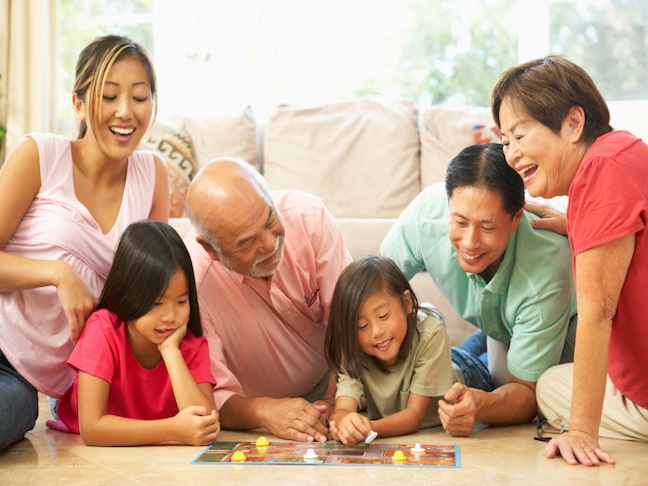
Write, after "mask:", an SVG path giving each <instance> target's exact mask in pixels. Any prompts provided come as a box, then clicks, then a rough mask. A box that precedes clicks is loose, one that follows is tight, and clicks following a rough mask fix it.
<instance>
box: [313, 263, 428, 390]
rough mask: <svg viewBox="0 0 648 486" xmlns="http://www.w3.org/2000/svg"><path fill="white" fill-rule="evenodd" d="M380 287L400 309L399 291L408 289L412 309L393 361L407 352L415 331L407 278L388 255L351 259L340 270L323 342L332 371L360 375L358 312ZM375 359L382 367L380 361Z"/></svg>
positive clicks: (414, 310)
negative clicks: (396, 298) (403, 336)
mask: <svg viewBox="0 0 648 486" xmlns="http://www.w3.org/2000/svg"><path fill="white" fill-rule="evenodd" d="M382 289H385V290H386V291H387V292H389V293H390V294H393V295H395V296H398V297H399V298H400V299H401V303H402V305H403V308H405V301H404V296H403V294H404V293H405V291H407V290H409V293H410V296H411V298H412V312H411V313H409V314H408V315H407V334H406V335H405V339H404V340H403V344H402V345H401V347H400V350H399V352H398V357H397V362H401V361H402V360H403V359H405V358H406V357H407V355H408V354H409V352H410V349H411V347H412V341H413V339H414V333H415V332H416V320H417V317H416V315H417V312H418V300H417V299H416V295H414V291H413V290H412V287H411V286H410V283H409V282H408V280H407V277H405V275H404V274H403V272H401V270H400V269H399V268H398V267H397V266H396V264H395V263H394V262H393V261H392V260H391V259H390V258H387V257H384V256H375V255H367V256H365V257H362V258H359V259H358V260H355V261H353V262H351V263H350V264H349V265H348V266H347V267H346V268H345V269H344V270H343V271H342V273H341V274H340V277H339V278H338V281H337V283H336V285H335V290H334V292H333V299H332V300H331V312H330V315H329V320H328V325H327V326H326V340H325V344H324V354H325V356H326V362H327V363H328V366H329V368H330V369H331V370H332V371H334V372H336V373H341V372H344V373H347V374H348V375H349V376H351V377H352V378H360V376H361V375H362V361H361V351H360V345H359V344H358V314H359V313H360V308H361V307H362V305H363V304H364V302H365V301H366V300H367V298H369V297H370V296H371V295H373V294H375V293H376V292H379V291H380V290H382ZM375 361H376V364H377V365H378V366H379V367H380V368H383V369H384V367H383V365H382V363H380V362H379V361H378V360H375Z"/></svg>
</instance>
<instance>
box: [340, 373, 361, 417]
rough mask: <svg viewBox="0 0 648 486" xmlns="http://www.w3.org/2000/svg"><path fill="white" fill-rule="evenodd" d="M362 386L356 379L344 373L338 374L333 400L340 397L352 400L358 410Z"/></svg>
mask: <svg viewBox="0 0 648 486" xmlns="http://www.w3.org/2000/svg"><path fill="white" fill-rule="evenodd" d="M364 394H365V393H364V385H363V384H362V382H361V381H360V380H358V379H356V378H351V377H350V376H349V375H347V374H346V373H338V382H337V391H336V392H335V399H336V400H337V399H338V398H340V397H349V398H353V399H354V400H355V401H356V402H357V403H358V408H360V399H361V398H362V397H363V396H364Z"/></svg>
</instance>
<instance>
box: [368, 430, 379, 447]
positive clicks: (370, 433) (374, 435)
mask: <svg viewBox="0 0 648 486" xmlns="http://www.w3.org/2000/svg"><path fill="white" fill-rule="evenodd" d="M376 437H378V432H374V431H373V430H372V431H371V432H369V435H368V436H367V438H366V439H365V444H371V441H373V440H374V439H375V438H376Z"/></svg>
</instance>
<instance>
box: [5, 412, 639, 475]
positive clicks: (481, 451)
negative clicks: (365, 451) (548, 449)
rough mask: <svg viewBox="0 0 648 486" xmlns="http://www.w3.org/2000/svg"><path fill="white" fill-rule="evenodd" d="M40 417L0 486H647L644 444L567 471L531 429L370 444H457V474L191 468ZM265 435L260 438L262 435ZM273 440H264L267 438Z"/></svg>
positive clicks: (609, 443)
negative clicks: (104, 443)
mask: <svg viewBox="0 0 648 486" xmlns="http://www.w3.org/2000/svg"><path fill="white" fill-rule="evenodd" d="M41 404H42V405H41V418H40V419H39V421H38V423H37V425H36V428H35V429H34V430H33V431H31V432H30V433H29V434H27V437H26V439H24V440H22V441H21V442H19V443H18V444H15V445H13V446H12V447H10V448H9V449H8V450H6V451H4V452H0V484H2V485H13V484H47V485H56V484H66V485H80V484H81V485H82V484H92V485H95V484H96V485H100V484H110V485H115V484H120V485H121V484H154V485H156V486H158V485H165V484H174V485H179V484H192V485H194V484H213V485H219V484H299V485H307V484H350V483H355V484H368V483H371V482H375V483H377V484H398V482H401V483H402V484H403V486H404V485H405V484H407V485H410V484H431V483H433V482H434V483H436V484H479V485H488V484H497V485H509V484H515V485H518V484H524V485H541V486H557V485H562V484H568V485H581V484H582V485H595V484H601V485H617V484H633V485H634V484H648V444H641V443H634V442H625V441H615V440H605V439H602V440H601V445H602V446H603V447H604V449H605V450H607V451H608V452H609V453H611V454H612V456H613V457H614V458H615V459H616V460H617V464H616V465H614V466H609V465H603V466H601V467H596V468H585V467H582V466H578V467H572V466H568V465H566V464H565V463H564V462H563V461H562V460H557V459H554V460H551V461H548V460H546V459H545V458H544V453H543V451H544V443H542V442H539V441H535V440H533V436H534V434H535V425H534V424H529V425H524V426H516V427H487V428H482V429H480V430H478V431H476V432H475V433H474V434H473V436H471V437H470V438H464V439H459V438H452V437H450V436H448V435H446V434H445V432H443V430H442V429H440V428H437V429H426V430H423V431H420V432H419V433H417V434H415V435H412V436H407V437H403V438H401V439H400V440H399V439H397V438H390V439H377V442H401V443H408V444H410V443H415V442H419V443H422V444H457V445H458V446H459V448H460V456H461V468H458V469H430V468H426V469H413V468H405V467H384V466H364V467H334V466H258V465H198V464H191V461H192V460H193V459H195V458H196V457H197V456H198V455H200V454H201V453H202V451H203V450H204V448H203V447H189V446H153V447H132V448H128V447H113V448H105V447H86V446H84V445H83V444H82V442H81V440H80V438H79V436H76V435H70V434H64V433H60V432H55V431H52V430H48V429H47V428H46V427H45V420H46V418H47V417H48V416H49V412H48V411H47V409H46V405H45V403H44V402H43V401H41ZM260 434H261V432H254V433H247V432H246V433H242V432H230V431H223V432H222V433H221V436H220V439H222V440H256V438H257V437H258V436H259V435H260ZM264 435H267V434H264ZM268 438H269V439H272V437H271V436H268Z"/></svg>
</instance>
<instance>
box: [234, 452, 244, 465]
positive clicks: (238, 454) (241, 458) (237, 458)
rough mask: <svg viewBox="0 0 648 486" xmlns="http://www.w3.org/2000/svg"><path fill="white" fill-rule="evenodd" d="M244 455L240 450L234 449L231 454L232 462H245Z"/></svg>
mask: <svg viewBox="0 0 648 486" xmlns="http://www.w3.org/2000/svg"><path fill="white" fill-rule="evenodd" d="M245 460H246V457H245V454H243V453H242V452H241V451H236V452H234V454H232V462H245Z"/></svg>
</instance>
